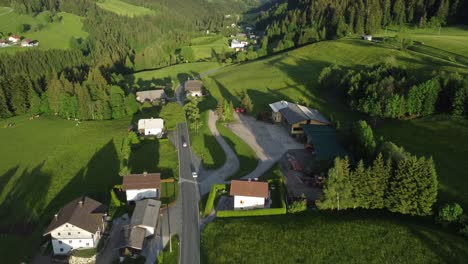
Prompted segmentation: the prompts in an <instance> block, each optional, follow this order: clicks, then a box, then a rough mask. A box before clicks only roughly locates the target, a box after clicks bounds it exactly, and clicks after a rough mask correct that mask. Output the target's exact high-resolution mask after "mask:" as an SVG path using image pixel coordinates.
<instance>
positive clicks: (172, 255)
mask: <svg viewBox="0 0 468 264" xmlns="http://www.w3.org/2000/svg"><path fill="white" fill-rule="evenodd" d="M171 240H172V241H171V242H172V252H171V251H170V249H171V248H170V246H169V244H168V245H166V247H165V248H164V250H163V252H161V254H160V255H159V256H158V263H159V264H177V263H179V237H178V236H177V235H174V236H172V239H171Z"/></svg>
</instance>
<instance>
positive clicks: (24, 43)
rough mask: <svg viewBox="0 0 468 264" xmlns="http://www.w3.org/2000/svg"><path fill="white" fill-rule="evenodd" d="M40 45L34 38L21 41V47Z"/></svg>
mask: <svg viewBox="0 0 468 264" xmlns="http://www.w3.org/2000/svg"><path fill="white" fill-rule="evenodd" d="M38 45H39V42H37V41H35V40H32V39H23V41H21V47H36V46H38Z"/></svg>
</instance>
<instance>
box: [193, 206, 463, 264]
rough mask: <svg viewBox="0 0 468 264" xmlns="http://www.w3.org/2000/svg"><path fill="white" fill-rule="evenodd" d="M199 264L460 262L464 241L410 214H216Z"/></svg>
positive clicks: (205, 235)
mask: <svg viewBox="0 0 468 264" xmlns="http://www.w3.org/2000/svg"><path fill="white" fill-rule="evenodd" d="M201 249H202V252H201V256H202V263H220V264H221V263H411V264H413V263H464V262H465V261H466V259H467V258H468V250H467V249H468V241H467V240H466V239H464V238H462V237H460V236H458V235H453V234H449V233H445V232H442V231H440V229H439V228H438V227H436V226H433V225H432V224H430V223H427V224H426V223H421V220H419V219H414V218H400V217H397V216H394V215H385V214H382V215H379V213H377V212H376V213H372V212H343V213H333V212H318V211H316V212H307V213H305V214H299V215H291V214H288V215H283V216H262V217H244V218H230V219H226V218H218V219H215V220H214V221H213V222H211V223H209V224H208V225H207V226H206V227H205V229H204V230H203V231H202V234H201Z"/></svg>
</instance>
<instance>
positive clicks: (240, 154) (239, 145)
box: [216, 122, 258, 179]
mask: <svg viewBox="0 0 468 264" xmlns="http://www.w3.org/2000/svg"><path fill="white" fill-rule="evenodd" d="M216 127H217V128H218V131H219V134H221V136H222V137H223V138H224V140H226V142H227V143H228V144H229V146H231V148H232V150H234V152H235V153H236V156H237V158H239V162H240V164H241V166H240V167H239V169H238V170H237V172H235V173H234V174H233V175H229V178H230V179H239V178H241V177H243V176H246V175H247V174H249V173H250V172H252V171H253V170H255V168H257V165H258V159H257V155H256V154H255V152H254V151H253V149H252V148H251V147H250V146H249V145H247V143H245V141H243V140H242V139H241V138H239V137H238V136H237V135H236V134H234V133H233V132H232V131H231V130H229V128H227V127H226V126H225V125H223V124H221V123H219V122H218V123H217V124H216Z"/></svg>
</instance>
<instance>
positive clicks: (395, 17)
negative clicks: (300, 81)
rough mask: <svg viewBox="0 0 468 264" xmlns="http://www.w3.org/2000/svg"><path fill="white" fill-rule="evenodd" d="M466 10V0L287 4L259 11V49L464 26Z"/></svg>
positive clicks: (296, 0) (290, 1) (345, 0)
mask: <svg viewBox="0 0 468 264" xmlns="http://www.w3.org/2000/svg"><path fill="white" fill-rule="evenodd" d="M466 10H468V1H467V0H453V1H449V0H409V1H404V0H357V1H356V0H343V1H334V0H288V1H278V3H277V4H276V5H274V6H273V7H271V8H270V9H269V10H268V11H266V12H264V13H262V14H261V15H260V16H259V18H258V19H257V27H258V28H259V29H262V30H263V29H265V37H264V38H263V40H262V45H264V46H266V47H265V48H266V50H265V52H268V53H271V52H277V51H280V50H283V49H287V48H291V47H294V46H297V45H303V44H306V43H311V42H315V41H320V40H327V39H336V38H341V37H344V36H347V35H349V34H353V33H357V34H373V33H375V32H377V31H378V30H380V29H381V28H382V27H384V26H388V25H398V26H403V25H405V24H413V25H416V26H419V27H439V26H441V25H448V24H467V23H468V18H467V16H466V14H465V13H466ZM263 43H265V44H263Z"/></svg>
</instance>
